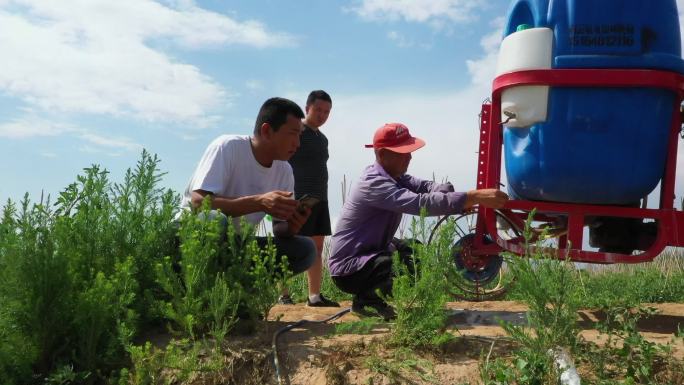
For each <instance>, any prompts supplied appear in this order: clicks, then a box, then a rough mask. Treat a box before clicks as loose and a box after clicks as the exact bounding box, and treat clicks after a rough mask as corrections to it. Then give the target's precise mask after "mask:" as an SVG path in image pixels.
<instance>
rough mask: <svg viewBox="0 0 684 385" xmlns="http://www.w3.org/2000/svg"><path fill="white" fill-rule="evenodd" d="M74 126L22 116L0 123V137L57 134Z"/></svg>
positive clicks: (15, 137) (70, 129) (10, 137)
mask: <svg viewBox="0 0 684 385" xmlns="http://www.w3.org/2000/svg"><path fill="white" fill-rule="evenodd" d="M73 131H74V128H73V127H71V126H68V125H64V124H58V123H53V122H50V121H47V120H44V119H39V118H36V117H24V118H19V119H14V120H12V121H9V122H6V123H2V124H0V138H9V139H24V138H30V137H34V136H57V135H61V134H63V133H66V132H73Z"/></svg>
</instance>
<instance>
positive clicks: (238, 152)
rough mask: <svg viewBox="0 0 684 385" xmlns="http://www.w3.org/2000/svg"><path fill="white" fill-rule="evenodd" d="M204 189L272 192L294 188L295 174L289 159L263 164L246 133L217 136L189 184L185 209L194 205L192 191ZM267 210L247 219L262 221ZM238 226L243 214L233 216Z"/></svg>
mask: <svg viewBox="0 0 684 385" xmlns="http://www.w3.org/2000/svg"><path fill="white" fill-rule="evenodd" d="M195 190H204V191H209V192H211V193H213V194H214V195H216V196H220V197H224V198H239V197H243V196H248V195H258V194H263V193H267V192H269V191H274V190H281V191H294V175H293V174H292V167H290V164H289V163H288V162H285V161H282V160H274V161H273V164H272V165H271V167H264V166H262V165H261V164H260V163H259V162H257V160H256V158H254V153H253V152H252V146H251V143H250V138H249V136H247V135H222V136H219V137H218V138H216V139H215V140H214V141H213V142H211V144H209V146H208V147H207V149H206V150H205V151H204V155H202V159H200V161H199V164H198V165H197V168H196V169H195V172H194V174H193V175H192V178H191V179H190V183H189V184H188V187H187V188H186V189H185V194H184V196H183V203H182V205H181V207H182V208H184V209H189V208H190V207H191V193H192V191H195ZM264 215H265V213H264V212H263V211H262V212H256V213H251V214H247V215H245V220H246V221H247V222H249V223H252V224H253V225H257V224H259V222H261V220H262V219H263V218H264ZM233 223H234V224H235V226H236V229H237V228H238V225H239V223H240V217H236V218H233Z"/></svg>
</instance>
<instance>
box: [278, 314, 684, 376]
mask: <svg viewBox="0 0 684 385" xmlns="http://www.w3.org/2000/svg"><path fill="white" fill-rule="evenodd" d="M342 306H347V307H348V306H350V303H348V302H346V303H342ZM651 306H653V307H655V308H657V309H658V311H659V314H658V315H656V316H654V317H652V318H650V319H647V320H643V321H642V322H640V323H639V330H640V332H641V333H642V334H643V335H644V336H645V337H646V338H647V339H648V340H650V341H652V342H657V343H661V344H666V343H668V342H670V341H671V340H672V337H673V336H674V334H675V333H676V332H677V327H678V325H681V328H682V329H684V304H653V305H651ZM448 309H449V311H450V317H449V330H450V331H452V332H453V333H454V334H456V335H460V336H464V337H465V338H463V339H461V340H459V342H458V343H457V344H455V345H456V347H455V348H454V349H452V350H454V351H449V352H448V353H447V354H445V355H444V356H443V357H441V358H439V359H437V360H436V361H435V362H433V363H434V373H435V375H436V377H437V380H438V381H439V383H442V384H463V383H471V384H476V383H479V374H478V362H479V358H480V354H482V352H487V351H488V350H489V348H490V347H491V341H492V340H493V338H496V337H500V336H504V335H505V332H504V330H503V329H502V328H501V327H500V326H499V325H498V320H500V319H502V320H506V321H510V322H513V323H516V324H524V323H525V320H526V311H527V307H526V306H525V305H524V304H521V303H517V302H511V301H495V302H480V303H474V302H451V303H449V304H448ZM340 310H341V308H309V307H306V306H304V305H301V304H298V305H289V306H287V305H277V306H275V307H274V308H273V309H272V310H271V313H270V317H269V318H270V319H271V320H272V321H276V320H278V323H279V324H282V325H283V326H284V325H287V324H289V323H293V322H296V321H299V320H301V319H306V320H322V319H325V318H327V317H329V316H331V315H333V314H335V313H337V312H339V311H340ZM601 317H602V315H601V314H600V313H599V312H597V311H592V310H586V311H581V312H580V314H579V319H580V325H581V327H582V328H583V331H582V332H581V334H582V336H583V337H584V338H585V339H587V340H589V341H599V334H598V332H597V331H596V330H592V327H593V323H594V322H595V321H597V320H598V319H599V318H601ZM355 320H358V318H357V317H356V316H355V315H354V314H351V313H348V314H346V315H344V316H342V317H341V318H339V319H337V320H335V321H333V322H332V323H331V324H306V325H305V326H304V327H302V328H297V329H293V330H292V331H291V332H288V333H285V334H284V335H283V336H282V337H281V338H280V340H279V345H278V346H279V349H280V352H281V355H280V356H281V357H282V360H283V364H284V366H285V371H286V372H287V373H288V375H289V378H290V381H291V384H292V385H297V384H302V385H303V384H314V385H323V384H330V383H335V382H334V381H332V382H331V380H330V373H328V378H326V368H328V369H330V367H331V366H333V365H334V366H335V367H337V369H339V372H341V373H344V376H345V377H346V381H347V382H346V383H348V384H364V383H368V378H369V377H373V379H374V381H373V384H375V385H377V384H383V383H386V384H389V383H390V382H388V381H387V380H386V379H384V380H383V379H382V378H381V377H382V376H373V374H372V373H371V372H370V371H369V370H367V369H363V368H362V367H359V365H354V364H352V363H350V362H349V360H348V358H349V351H350V350H352V351H353V348H356V349H361V350H360V351H363V349H364V348H365V347H367V346H368V343H369V342H370V341H371V340H372V339H382V338H385V337H386V333H387V329H386V328H385V329H383V328H382V327H380V328H376V329H374V330H373V331H372V332H371V334H366V335H356V334H345V335H335V334H334V330H335V329H334V325H333V324H334V323H339V322H350V321H355ZM341 346H347V347H352V348H349V349H347V353H345V356H344V357H342V356H340V355H339V354H336V353H335V352H336V350H339V349H340V347H341ZM509 348H510V346H506V342H504V341H501V342H497V343H496V344H495V352H494V355H496V354H502V353H505V351H506V349H509ZM497 349H498V350H499V351H496V350H497ZM361 354H362V353H360V355H361ZM674 354H675V355H676V356H677V357H680V358H682V357H684V343H682V342H681V340H680V341H679V343H678V344H677V345H675V347H674ZM361 366H362V365H361ZM338 383H345V382H338ZM406 383H421V382H420V381H418V382H408V381H407V382H406Z"/></svg>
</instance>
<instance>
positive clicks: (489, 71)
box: [466, 17, 505, 86]
mask: <svg viewBox="0 0 684 385" xmlns="http://www.w3.org/2000/svg"><path fill="white" fill-rule="evenodd" d="M504 22H505V20H504V18H503V17H500V18H497V19H495V20H493V21H492V23H491V26H492V28H494V31H492V32H491V33H489V34H487V35H485V36H484V37H482V39H481V40H480V46H482V50H483V51H484V55H483V56H482V57H480V58H478V59H475V60H466V65H467V66H468V72H469V73H470V76H471V81H472V83H473V84H478V85H483V86H490V85H491V84H492V80H493V79H494V76H495V74H496V62H497V59H498V55H499V45H500V44H501V36H502V34H503V27H504Z"/></svg>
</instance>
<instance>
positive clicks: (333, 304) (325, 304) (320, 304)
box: [306, 294, 340, 307]
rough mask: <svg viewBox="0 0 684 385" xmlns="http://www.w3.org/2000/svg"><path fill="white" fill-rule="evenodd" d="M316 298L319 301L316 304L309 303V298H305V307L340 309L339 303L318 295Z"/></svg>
mask: <svg viewBox="0 0 684 385" xmlns="http://www.w3.org/2000/svg"><path fill="white" fill-rule="evenodd" d="M318 298H319V300H318V301H316V302H311V300H310V299H309V298H307V299H306V306H309V307H340V304H339V303H337V302H335V301H333V300H330V299H327V298H325V297H324V296H323V294H319V295H318Z"/></svg>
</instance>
